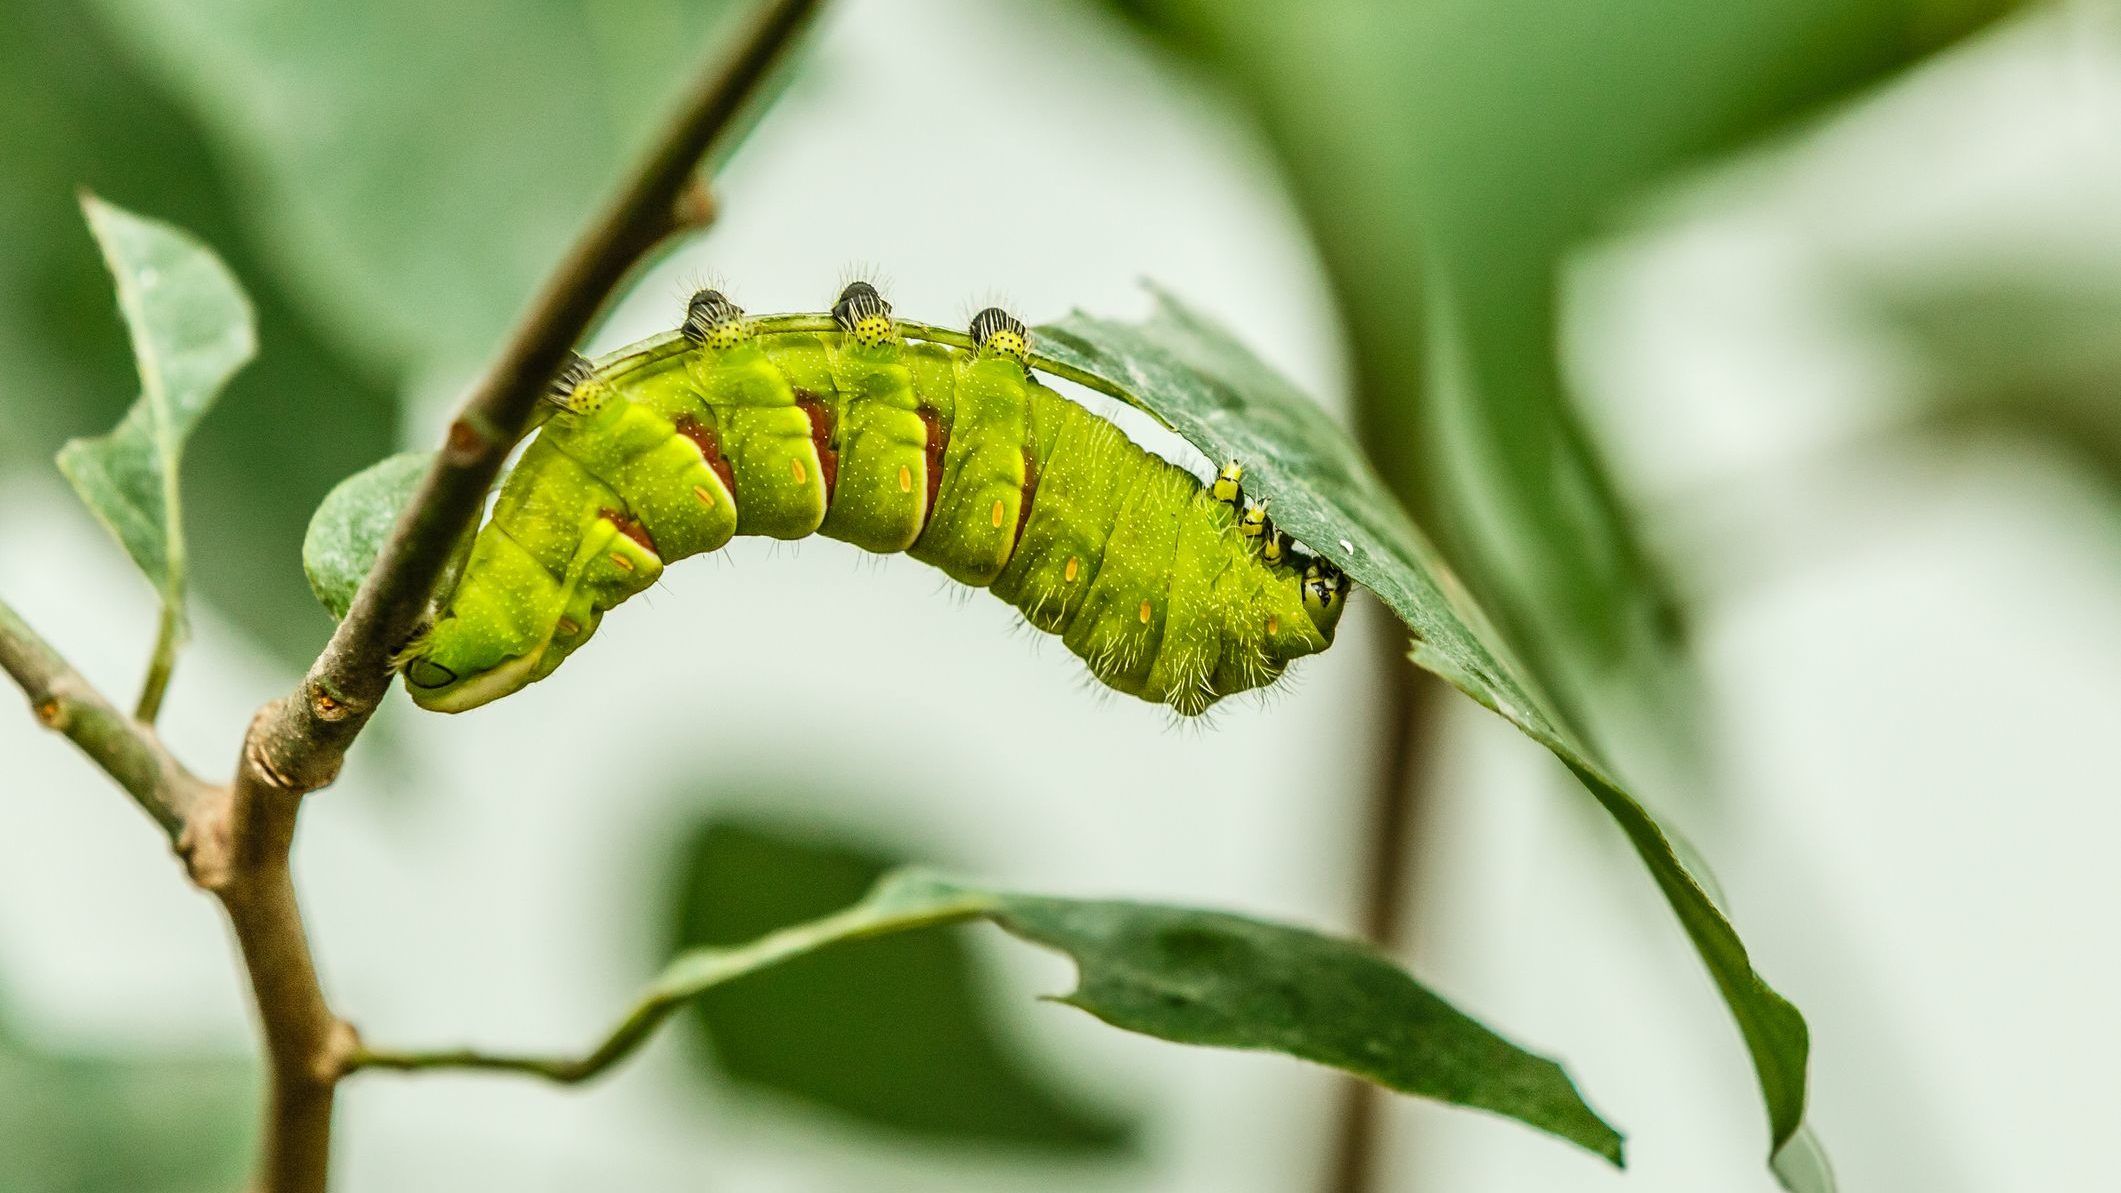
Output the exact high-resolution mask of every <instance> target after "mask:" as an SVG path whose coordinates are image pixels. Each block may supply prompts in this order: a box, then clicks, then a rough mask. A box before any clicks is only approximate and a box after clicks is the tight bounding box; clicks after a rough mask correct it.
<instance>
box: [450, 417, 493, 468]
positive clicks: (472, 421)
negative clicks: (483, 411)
mask: <svg viewBox="0 0 2121 1193" xmlns="http://www.w3.org/2000/svg"><path fill="white" fill-rule="evenodd" d="M485 421H486V420H485V419H483V418H481V417H479V415H478V414H477V413H476V412H474V411H466V412H465V413H464V414H462V415H459V416H458V417H457V418H456V420H455V421H453V422H451V423H450V424H449V436H448V438H447V439H445V440H444V441H443V445H442V454H443V457H444V458H445V459H447V460H448V461H449V462H450V463H451V464H454V465H456V466H458V467H460V468H461V467H463V466H464V465H467V464H472V463H476V462H477V461H478V459H479V457H480V456H482V455H485V454H486V450H487V449H488V448H489V447H491V446H493V442H494V438H495V437H494V434H493V432H492V429H491V428H489V427H485V426H481V425H480V424H481V423H484V422H485Z"/></svg>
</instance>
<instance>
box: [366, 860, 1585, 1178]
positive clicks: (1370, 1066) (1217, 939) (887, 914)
mask: <svg viewBox="0 0 2121 1193" xmlns="http://www.w3.org/2000/svg"><path fill="white" fill-rule="evenodd" d="M975 919H985V920H989V921H991V922H993V923H995V924H998V925H1000V926H1001V927H1002V928H1003V929H1005V930H1007V931H1008V932H1009V933H1010V934H1011V935H1014V936H1017V937H1019V938H1021V939H1023V940H1027V941H1030V942H1032V943H1034V944H1038V945H1043V946H1045V947H1047V948H1050V949H1055V950H1058V951H1060V952H1062V953H1065V954H1067V955H1068V956H1069V957H1071V958H1073V959H1074V961H1075V963H1076V967H1077V970H1078V972H1079V975H1080V976H1079V980H1078V984H1077V986H1076V988H1075V990H1074V991H1073V992H1071V993H1069V994H1066V995H1063V996H1060V997H1059V998H1058V1000H1057V1001H1060V1002H1064V1003H1067V1004H1068V1005H1070V1006H1074V1007H1079V1008H1081V1009H1082V1010H1085V1011H1088V1012H1089V1013H1090V1014H1092V1015H1095V1016H1096V1017H1098V1018H1099V1019H1102V1020H1104V1021H1105V1022H1107V1023H1110V1024H1112V1025H1113V1026H1115V1027H1120V1028H1124V1029H1126V1030H1128V1031H1132V1032H1139V1033H1141V1034H1143V1035H1148V1036H1155V1037H1157V1038H1159V1039H1164V1040H1171V1041H1175V1042H1177V1043H1182V1044H1202V1045H1208V1046H1212V1047H1218V1048H1237V1049H1246V1050H1252V1051H1260V1052H1279V1053H1282V1054H1284V1055H1288V1056H1293V1057H1298V1058H1300V1059H1303V1060H1309V1061H1315V1062H1317V1063H1319V1064H1323V1065H1329V1066H1332V1067H1333V1068H1337V1069H1341V1070H1343V1071H1346V1072H1349V1073H1353V1074H1355V1075H1356V1076H1358V1077H1363V1078H1366V1079H1368V1080H1370V1081H1374V1082H1376V1083H1378V1084H1379V1085H1383V1086H1385V1087H1387V1088H1389V1089H1394V1090H1398V1091H1399V1092H1401V1093H1407V1094H1414V1095H1418V1096H1421V1097H1426V1098H1434V1099H1436V1100H1438V1101H1442V1102H1448V1103H1452V1104H1454V1105H1459V1106H1467V1107H1472V1108H1474V1109H1480V1110H1488V1111H1492V1112H1494V1113H1496V1114H1501V1115H1504V1116H1506V1117H1509V1118H1514V1119H1516V1120H1518V1121H1519V1122H1522V1123H1525V1124H1527V1125H1528V1126H1532V1127H1537V1128H1538V1129H1540V1130H1542V1131H1546V1132H1548V1133H1550V1134H1553V1135H1556V1136H1559V1137H1560V1138H1562V1139H1566V1140H1568V1141H1570V1142H1571V1143H1575V1144H1577V1145H1578V1146H1581V1147H1583V1148H1586V1149H1588V1150H1589V1151H1591V1152H1594V1153H1596V1154H1598V1155H1600V1156H1603V1157H1605V1158H1606V1159H1607V1160H1610V1161H1611V1162H1612V1163H1614V1164H1615V1165H1619V1164H1621V1163H1622V1148H1621V1144H1622V1141H1621V1137H1620V1135H1619V1133H1618V1132H1616V1131H1615V1130H1614V1129H1613V1128H1612V1127H1611V1126H1610V1125H1609V1124H1607V1123H1606V1122H1605V1120H1603V1119H1601V1118H1600V1117H1598V1115H1597V1113H1596V1112H1595V1111H1593V1110H1592V1109H1591V1108H1590V1107H1589V1106H1588V1105H1586V1104H1585V1103H1584V1101H1583V1098H1582V1096H1581V1095H1580V1094H1578V1093H1577V1092H1576V1087H1575V1085H1574V1084H1572V1083H1571V1082H1570V1080H1569V1077H1568V1075H1567V1074H1566V1073H1565V1072H1563V1070H1562V1068H1561V1066H1560V1065H1558V1064H1556V1063H1554V1062H1553V1061H1551V1060H1548V1059H1546V1058H1544V1057H1540V1056H1536V1055H1534V1054H1532V1053H1530V1052H1526V1051H1525V1050H1523V1049H1521V1048H1519V1047H1517V1046H1516V1045H1514V1044H1512V1043H1510V1042H1509V1041H1507V1040H1505V1039H1503V1038H1502V1037H1500V1036H1498V1035H1496V1034H1495V1033H1494V1032H1492V1031H1489V1030H1488V1029H1487V1028H1486V1027H1484V1026H1482V1025H1481V1024H1480V1023H1478V1022H1476V1021H1475V1020H1473V1019H1472V1018H1470V1017H1468V1016H1466V1015H1465V1014H1463V1013H1462V1012H1460V1011H1459V1010H1457V1009H1456V1008H1455V1007H1452V1006H1451V1005H1450V1004H1449V1003H1447V1002H1445V1001H1444V1000H1443V999H1441V998H1439V997H1438V996H1437V995H1435V994H1434V993H1432V992H1431V991H1429V990H1428V989H1426V988H1425V987H1423V986H1422V985H1421V984H1420V983H1418V982H1416V981H1415V980H1414V979H1413V978H1412V977H1411V976H1409V975H1408V974H1407V973H1406V972H1405V971H1404V970H1402V969H1400V968H1399V967H1398V966H1396V965H1394V964H1393V963H1392V962H1391V961H1389V960H1387V959H1386V958H1385V957H1383V956H1381V955H1379V954H1378V953H1377V952H1376V951H1374V950H1372V949H1371V948H1369V947H1368V946H1367V945H1362V944H1358V943H1356V942H1353V941H1348V940H1341V939H1338V938H1335V937H1330V936H1323V935H1320V934H1318V933H1315V932H1310V931H1307V930H1305V929H1302V928H1297V927H1292V926H1289V925H1286V924H1276V923H1270V922H1267V921H1263V920H1254V919H1248V918H1246V917H1243V916H1236V915H1230V914H1228V913H1225V912H1216V911H1201V910H1197V909H1193V908H1183V907H1167V906H1160V905H1155V904H1147V903H1127V902H1113V901H1105V900H1086V899H1059V898H1050V897H1046V896H1038V895H1024V894H1016V893H1013V892H1009V891H1000V890H992V889H988V888H985V887H979V886H971V885H965V884H961V883H957V882H952V881H950V880H947V879H945V878H942V877H940V876H938V875H935V874H933V873H930V872H928V871H925V870H900V871H896V872H894V873H892V874H890V875H887V876H885V877H884V878H883V879H882V880H881V881H879V882H878V883H877V884H876V886H875V887H874V888H873V889H872V890H871V891H870V893H869V895H868V896H867V897H866V898H864V899H863V900H862V901H861V902H859V903H856V904H854V905H853V906H851V907H848V908H846V909H844V910H842V911H839V912H836V913H834V914H832V915H828V916H825V917H824V918H822V919H816V920H811V921H809V922H807V923H803V924H797V925H794V926H792V927H787V928H782V929H780V930H779V931H776V932H771V933H768V934H767V935H765V936H762V937H759V938H758V939H756V940H753V941H751V942H749V943H746V944H742V945H736V946H733V947H728V948H700V949H694V950H691V951H689V952H686V953H683V954H680V955H679V956H678V957H676V958H675V959H673V960H672V961H671V963H670V964H669V965H668V966H666V967H665V968H664V970H663V972H662V974H661V975H660V976H659V977H658V978H657V979H656V981H655V983H654V984H653V985H652V986H651V987H650V991H649V994H648V996H647V997H646V998H645V999H643V1000H642V1002H641V1004H640V1005H639V1006H638V1007H636V1008H635V1010H634V1011H633V1012H632V1013H630V1014H629V1015H628V1016H627V1017H626V1018H625V1020H623V1021H622V1023H621V1025H620V1027H619V1029H618V1030H617V1031H616V1032H614V1033H613V1034H612V1037H611V1039H610V1040H609V1041H607V1042H606V1043H605V1044H603V1045H600V1046H599V1047H597V1048H596V1049H595V1050H594V1051H593V1052H592V1053H591V1054H590V1056H589V1058H588V1059H587V1060H585V1061H565V1060H562V1061H549V1060H537V1059H531V1060H523V1059H512V1060H500V1061H488V1062H486V1063H487V1064H488V1065H490V1066H498V1067H504V1068H518V1069H528V1070H530V1071H533V1072H541V1073H546V1074H549V1075H550V1074H564V1075H567V1076H568V1077H569V1078H570V1079H578V1075H579V1074H582V1073H584V1072H591V1071H595V1069H596V1068H597V1067H601V1065H603V1064H608V1063H612V1062H613V1061H615V1060H616V1059H618V1058H619V1057H622V1056H624V1055H625V1054H626V1053H627V1052H628V1051H630V1050H631V1049H632V1048H634V1047H636V1046H638V1044H639V1043H640V1041H641V1040H642V1039H643V1038H645V1035H646V1033H647V1032H648V1031H650V1030H652V1029H653V1027H654V1025H655V1024H656V1023H657V1022H660V1020H661V1018H662V1017H663V1016H666V1015H668V1014H669V1013H671V1012H672V1011H674V1010H675V1009H676V1008H677V1007H679V1006H680V1005H682V1004H683V1003H684V1002H686V1001H687V1000H689V999H692V998H694V997H696V996H698V995H701V994H703V993H705V992H707V991H709V990H712V989H714V988H715V987H717V986H721V985H722V984H724V983H727V982H732V981H735V980H737V979H739V978H742V977H744V976H745V975H747V974H751V973H754V972H757V971H759V970H763V969H766V968H768V967H770V966H775V965H780V964H783V963H785V962H787V961H789V960H791V959H793V958H796V957H801V956H804V955H806V954H809V953H811V952H814V951H816V950H818V949H822V948H825V947H827V946H830V945H837V944H840V943H843V942H847V941H860V940H869V939H872V938H874V937H878V936H884V935H888V934H892V933H898V932H908V931H913V930H916V929H921V928H929V927H935V926H940V925H944V924H956V923H963V922H965V921H968V920H975ZM436 1063H453V1061H452V1059H451V1058H449V1057H447V1056H445V1057H444V1058H443V1059H442V1060H441V1061H439V1062H436ZM399 1067H421V1066H420V1064H419V1062H417V1061H414V1062H404V1061H401V1062H399Z"/></svg>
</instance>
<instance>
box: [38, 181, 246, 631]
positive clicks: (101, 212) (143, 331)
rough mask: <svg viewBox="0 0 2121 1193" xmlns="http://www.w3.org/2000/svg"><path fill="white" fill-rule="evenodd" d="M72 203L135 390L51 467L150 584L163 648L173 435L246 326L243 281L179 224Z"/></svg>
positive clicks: (173, 609)
mask: <svg viewBox="0 0 2121 1193" xmlns="http://www.w3.org/2000/svg"><path fill="white" fill-rule="evenodd" d="M81 210H82V212H83V214H84V215H85V216H86V217H87V219H88V226H89V229H90V231H92V232H93V233H95V237H96V243H97V245H98V246H99V247H100V248H101V249H102V250H103V260H104V263H105V264H106V265H107V266H108V267H109V268H110V273H111V278H112V280H113V281H114V282H115V283H116V284H117V290H118V310H119V313H120V314H121V315H123V316H124V319H125V326H126V330H127V331H128V332H129V333H130V334H131V336H132V343H133V357H134V359H135V361H136V362H137V364H138V367H139V373H140V397H139V399H138V400H136V401H135V402H134V403H133V405H132V408H131V409H130V410H128V411H127V412H126V414H125V418H124V419H123V420H122V421H120V422H119V423H118V425H117V427H116V428H115V429H114V430H112V431H111V432H110V433H109V434H106V435H102V436H99V437H97V438H94V439H75V440H71V441H69V442H68V443H67V444H66V446H65V447H62V448H61V449H59V470H60V471H61V472H62V473H64V474H65V475H66V479H67V481H68V482H69V483H71V484H72V485H73V487H74V491H75V492H76V493H78V494H80V496H81V500H82V502H83V503H85V504H86V505H87V506H88V508H89V509H90V510H91V511H92V512H93V513H94V514H95V515H96V518H97V520H99V521H101V522H102V523H103V524H104V525H105V526H106V527H108V528H109V529H110V532H111V534H112V535H114V536H116V538H117V540H118V542H119V544H120V545H122V546H123V547H124V548H125V553H126V554H127V555H130V556H132V560H133V562H134V563H135V564H136V565H138V566H139V568H140V570H141V571H142V572H145V573H146V574H147V578H148V580H149V581H151V582H152V583H153V584H154V586H155V589H156V591H157V592H159V593H160V594H161V596H162V604H163V609H164V621H165V629H164V639H165V641H166V643H167V647H166V649H168V650H171V651H173V650H174V649H175V647H176V645H177V644H178V643H180V642H181V641H182V639H183V637H184V633H185V616H184V579H185V550H184V512H183V502H182V501H181V499H180V487H179V483H178V471H179V469H180V468H181V467H182V465H183V460H184V442H185V440H186V439H187V438H189V437H190V435H191V433H192V428H194V427H196V426H197V425H198V423H199V420H200V419H201V418H203V417H204V416H205V415H206V412H207V410H208V408H210V407H211V406H212V405H213V403H214V399H215V398H218V397H219V396H220V395H221V387H222V386H223V385H225V384H226V383H227V382H228V379H229V378H230V377H232V376H234V375H235V372H236V370H238V369H240V368H242V367H243V366H244V365H245V364H246V363H248V362H249V360H250V358H251V357H252V355H254V354H255V353H256V351H257V346H258V340H257V332H256V329H255V326H254V324H253V321H252V316H251V309H250V300H249V299H248V298H246V297H245V296H244V294H243V289H242V287H240V286H238V285H237V284H236V279H235V277H234V276H233V275H231V274H230V273H229V271H228V267H227V266H225V265H223V264H222V263H221V259H220V258H219V257H216V256H215V255H214V252H213V250H212V249H209V248H207V247H206V246H205V245H204V244H201V243H200V242H199V241H198V240H197V239H195V238H194V237H192V236H191V235H190V234H189V233H187V232H184V231H182V230H181V229H178V228H175V227H173V226H171V225H169V224H165V223H162V222H161V221H159V220H152V219H147V218H145V217H142V216H138V215H134V214H133V213H132V212H129V211H126V210H125V209H124V208H122V207H116V206H113V205H111V204H109V203H106V202H104V201H103V200H101V199H98V198H96V197H95V196H94V195H91V194H86V193H84V194H83V195H82V196H81Z"/></svg>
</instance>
